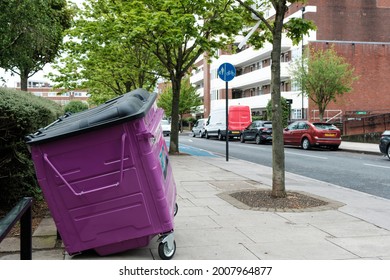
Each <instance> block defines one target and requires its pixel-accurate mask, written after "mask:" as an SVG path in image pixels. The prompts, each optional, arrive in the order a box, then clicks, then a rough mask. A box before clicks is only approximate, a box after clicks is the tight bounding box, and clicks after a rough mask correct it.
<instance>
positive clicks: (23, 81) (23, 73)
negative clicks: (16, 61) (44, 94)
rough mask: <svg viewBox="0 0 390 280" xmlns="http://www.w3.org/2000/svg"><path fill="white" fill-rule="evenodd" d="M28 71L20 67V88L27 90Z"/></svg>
mask: <svg viewBox="0 0 390 280" xmlns="http://www.w3.org/2000/svg"><path fill="white" fill-rule="evenodd" d="M28 74H29V73H28V72H27V71H25V70H22V69H20V90H22V91H27V83H28Z"/></svg>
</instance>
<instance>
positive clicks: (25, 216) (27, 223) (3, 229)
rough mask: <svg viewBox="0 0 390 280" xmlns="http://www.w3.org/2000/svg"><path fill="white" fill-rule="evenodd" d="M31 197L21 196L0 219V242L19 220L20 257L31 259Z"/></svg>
mask: <svg viewBox="0 0 390 280" xmlns="http://www.w3.org/2000/svg"><path fill="white" fill-rule="evenodd" d="M32 204H33V199H32V198H31V197H24V198H22V199H21V200H20V201H19V202H18V204H16V206H15V207H14V208H12V210H11V211H10V212H8V214H7V215H6V216H5V217H4V218H2V219H0V243H1V242H2V241H3V239H4V238H5V237H6V236H7V234H8V233H9V232H10V231H11V229H12V228H13V226H14V225H15V224H16V223H17V222H18V221H19V220H20V259H21V260H31V259H32V211H31V207H32Z"/></svg>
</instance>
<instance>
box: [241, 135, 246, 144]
mask: <svg viewBox="0 0 390 280" xmlns="http://www.w3.org/2000/svg"><path fill="white" fill-rule="evenodd" d="M240 142H241V143H245V139H244V134H241V135H240Z"/></svg>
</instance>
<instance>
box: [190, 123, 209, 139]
mask: <svg viewBox="0 0 390 280" xmlns="http://www.w3.org/2000/svg"><path fill="white" fill-rule="evenodd" d="M206 122H207V119H199V120H197V121H196V123H195V125H194V127H193V128H192V137H195V136H199V137H200V138H203V137H204V136H205V131H206V130H205V127H206Z"/></svg>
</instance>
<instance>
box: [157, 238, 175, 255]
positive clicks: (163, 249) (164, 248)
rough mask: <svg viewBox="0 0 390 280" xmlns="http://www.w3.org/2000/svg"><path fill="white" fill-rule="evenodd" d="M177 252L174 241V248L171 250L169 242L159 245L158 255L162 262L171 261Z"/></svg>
mask: <svg viewBox="0 0 390 280" xmlns="http://www.w3.org/2000/svg"><path fill="white" fill-rule="evenodd" d="M175 252H176V242H175V241H173V244H172V248H169V246H168V242H161V243H160V244H159V245H158V255H159V256H160V258H161V259H162V260H170V259H172V257H173V255H174V254H175Z"/></svg>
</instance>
